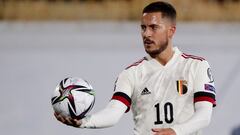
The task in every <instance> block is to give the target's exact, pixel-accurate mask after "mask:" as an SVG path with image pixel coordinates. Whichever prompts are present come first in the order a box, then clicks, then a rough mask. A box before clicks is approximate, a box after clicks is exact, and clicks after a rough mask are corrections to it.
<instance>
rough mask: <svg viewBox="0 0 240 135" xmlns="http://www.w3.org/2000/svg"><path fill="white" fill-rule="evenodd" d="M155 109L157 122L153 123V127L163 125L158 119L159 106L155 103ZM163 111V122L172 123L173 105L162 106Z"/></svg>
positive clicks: (168, 103)
mask: <svg viewBox="0 0 240 135" xmlns="http://www.w3.org/2000/svg"><path fill="white" fill-rule="evenodd" d="M154 107H155V108H156V114H157V120H156V121H155V122H154V124H155V125H157V124H163V121H162V120H161V118H160V109H161V108H160V105H159V103H157V104H156V105H155V106H154ZM163 109H164V117H165V119H164V120H165V122H166V123H168V124H170V123H172V122H173V120H174V119H173V105H172V104H171V103H170V102H167V103H165V104H164V106H163Z"/></svg>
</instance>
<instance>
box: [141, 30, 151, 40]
mask: <svg viewBox="0 0 240 135" xmlns="http://www.w3.org/2000/svg"><path fill="white" fill-rule="evenodd" d="M142 36H143V37H145V38H146V37H151V36H152V31H151V30H150V29H149V28H146V29H145V30H143V31H142Z"/></svg>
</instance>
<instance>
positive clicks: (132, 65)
mask: <svg viewBox="0 0 240 135" xmlns="http://www.w3.org/2000/svg"><path fill="white" fill-rule="evenodd" d="M147 60H148V59H147V57H143V58H141V59H139V60H137V61H135V62H133V63H132V64H130V65H128V66H127V67H126V68H125V70H129V69H132V68H136V67H138V66H140V65H141V64H143V63H144V61H147Z"/></svg>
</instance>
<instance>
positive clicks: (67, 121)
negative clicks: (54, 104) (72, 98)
mask: <svg viewBox="0 0 240 135" xmlns="http://www.w3.org/2000/svg"><path fill="white" fill-rule="evenodd" d="M54 116H55V117H56V119H57V120H58V121H60V122H62V123H63V124H66V125H68V126H73V127H80V126H81V124H82V122H81V120H77V119H72V118H70V117H64V116H62V115H60V114H58V113H56V112H55V113H54Z"/></svg>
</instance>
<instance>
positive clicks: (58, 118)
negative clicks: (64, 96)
mask: <svg viewBox="0 0 240 135" xmlns="http://www.w3.org/2000/svg"><path fill="white" fill-rule="evenodd" d="M54 116H55V117H56V119H57V120H58V121H60V122H62V123H65V121H66V120H65V119H64V118H63V117H62V116H61V115H59V114H57V113H54Z"/></svg>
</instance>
